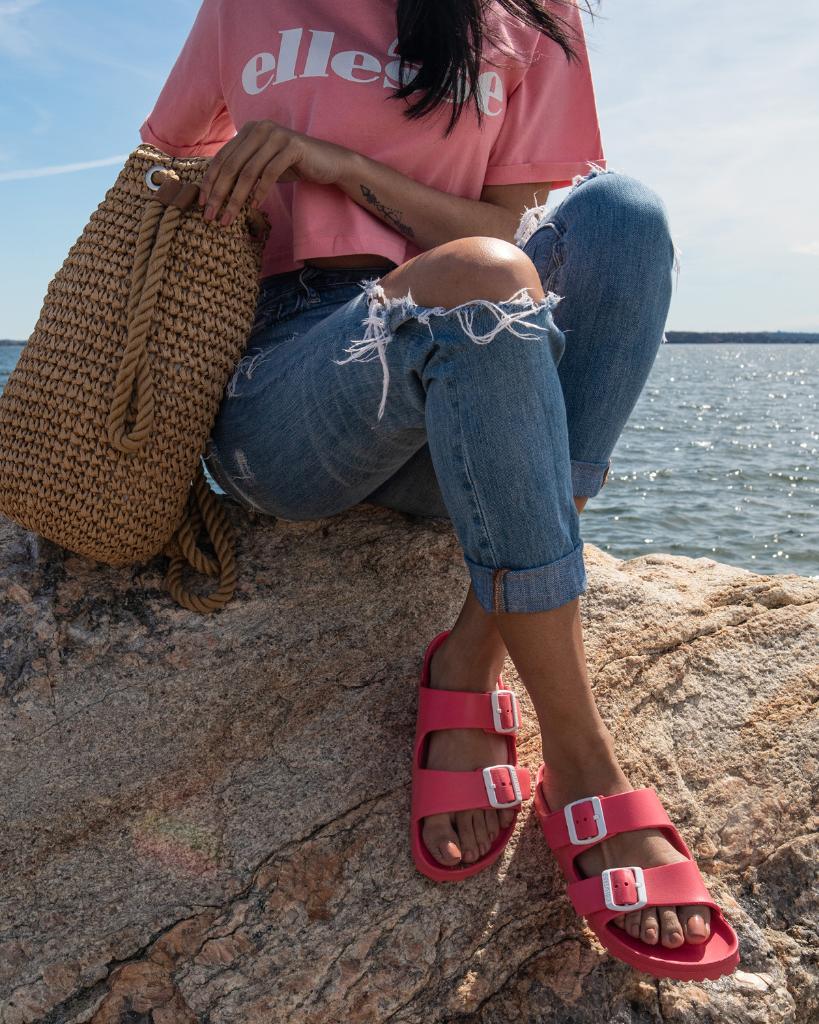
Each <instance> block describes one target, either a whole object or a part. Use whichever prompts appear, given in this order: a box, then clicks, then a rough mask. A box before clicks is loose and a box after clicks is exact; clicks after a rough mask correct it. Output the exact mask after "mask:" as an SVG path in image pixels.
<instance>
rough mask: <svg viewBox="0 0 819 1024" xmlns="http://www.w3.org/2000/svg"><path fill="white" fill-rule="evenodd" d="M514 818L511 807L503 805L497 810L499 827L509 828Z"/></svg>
mask: <svg viewBox="0 0 819 1024" xmlns="http://www.w3.org/2000/svg"><path fill="white" fill-rule="evenodd" d="M514 820H515V812H514V810H513V809H512V808H511V807H504V808H502V809H501V810H500V811H498V821H499V822H500V827H501V828H509V826H510V825H511V824H512V822H513V821H514Z"/></svg>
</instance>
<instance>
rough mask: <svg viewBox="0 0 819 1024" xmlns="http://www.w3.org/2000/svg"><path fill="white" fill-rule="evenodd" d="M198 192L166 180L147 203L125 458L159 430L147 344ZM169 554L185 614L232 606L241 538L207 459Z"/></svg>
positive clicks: (123, 383) (123, 409)
mask: <svg viewBox="0 0 819 1024" xmlns="http://www.w3.org/2000/svg"><path fill="white" fill-rule="evenodd" d="M198 193H199V186H198V185H196V184H195V183H193V182H187V183H185V184H183V183H182V182H181V181H179V179H177V178H175V177H173V176H171V175H166V176H165V178H164V180H163V182H162V185H161V186H160V188H159V190H158V191H157V192H155V193H154V194H153V195H152V196H151V198H150V200H149V201H148V202H147V203H146V204H145V210H144V212H143V216H142V220H141V222H140V227H139V234H138V236H137V242H136V250H135V255H134V265H133V269H132V273H131V289H130V294H129V300H128V337H127V340H126V344H125V348H124V350H123V353H122V361H121V363H120V366H119V370H118V372H117V378H116V382H115V385H114V397H113V399H112V402H111V409H110V412H109V414H108V423H107V428H108V440H109V442H110V443H111V445H112V446H113V447H114V448H116V449H117V450H118V451H122V452H138V451H141V450H142V448H144V446H145V445H146V444H147V442H148V440H149V438H150V437H151V433H152V431H153V425H154V408H155V403H154V382H153V377H152V375H151V368H150V365H149V362H148V353H147V343H148V338H149V336H150V333H151V329H152V326H153V322H154V314H155V310H156V303H157V297H158V295H159V291H160V287H161V284H162V281H163V277H164V274H165V266H166V264H167V261H168V255H169V253H170V251H171V246H172V243H173V239H174V235H175V233H176V230H177V228H178V226H179V223H180V220H181V218H182V216H183V213H184V212H185V211H186V210H187V209H189V208H190V207H191V206H192V205H193V203H194V202H195V201H196V198H197V196H198ZM132 408H133V426H132V427H131V428H130V430H129V429H127V428H126V420H127V419H128V414H129V411H130V410H131V409H132ZM203 527H204V530H205V534H206V537H207V539H208V540H209V541H210V543H211V545H212V546H213V549H214V553H215V557H211V556H210V555H209V554H207V553H206V552H205V551H203V550H202V549H201V547H200V546H199V542H198V539H197V538H198V537H199V534H200V532H201V530H202V528H203ZM162 553H163V554H166V555H169V556H170V559H171V561H170V565H169V567H168V571H167V574H166V576H165V586H166V588H167V589H168V590H169V591H170V593H171V596H172V597H173V598H174V600H176V601H177V602H178V603H179V604H180V605H182V607H183V608H187V609H188V610H189V611H195V612H202V613H205V612H212V611H216V610H217V609H219V608H222V607H224V605H226V604H227V603H228V601H230V599H231V597H232V596H233V593H234V591H235V589H236V581H237V572H236V554H235V541H234V536H233V531H232V529H231V526H230V522H229V520H228V518H227V515H226V514H225V510H224V508H223V507H222V505H221V503H220V501H219V499H218V498H217V496H216V495H215V494H214V493H213V491H212V490H211V489H210V487H209V486H208V482H207V480H206V479H205V475H204V472H203V470H202V463H201V460H200V462H199V464H198V466H197V469H196V474H195V476H194V480H193V483H192V486H191V488H190V490H189V493H188V501H187V504H186V506H185V511H184V513H183V516H182V519H181V521H180V523H179V525H178V526H177V529H176V532H175V533H174V535H173V536H172V537H171V539H170V540H169V541H168V543H167V544H166V545H165V547H164V548H163V552H162ZM187 565H189V566H191V567H192V568H193V569H194V570H196V571H197V572H199V573H202V574H204V575H206V576H211V577H213V576H218V577H219V584H218V586H217V588H216V589H215V590H213V591H212V592H211V593H210V594H208V595H199V594H196V593H194V592H193V591H191V590H188V589H187V588H186V587H185V585H184V584H183V583H182V572H183V569H184V568H185V567H186V566H187Z"/></svg>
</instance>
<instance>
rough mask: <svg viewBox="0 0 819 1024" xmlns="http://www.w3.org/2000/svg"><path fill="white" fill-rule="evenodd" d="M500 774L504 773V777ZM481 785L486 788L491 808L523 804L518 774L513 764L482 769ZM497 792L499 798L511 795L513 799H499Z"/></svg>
mask: <svg viewBox="0 0 819 1024" xmlns="http://www.w3.org/2000/svg"><path fill="white" fill-rule="evenodd" d="M502 773H505V776H506V777H503V774H502ZM483 784H484V786H486V795H487V797H489V803H490V805H491V806H492V807H500V808H503V807H518V806H519V805H520V804H522V803H523V796H522V793H521V788H520V780H519V779H518V772H517V769H516V768H515V766H514V765H513V764H493V765H489V767H488V768H484V770H483ZM499 790H500V791H501V793H500V795H501V796H507V797H508V796H509V795H510V794H511V795H513V796H514V799H512V800H501V799H499V797H498V791H499ZM504 791H505V792H504Z"/></svg>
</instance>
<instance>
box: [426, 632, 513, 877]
mask: <svg viewBox="0 0 819 1024" xmlns="http://www.w3.org/2000/svg"><path fill="white" fill-rule="evenodd" d="M450 632H451V630H445V631H444V632H443V633H439V634H438V636H436V637H435V638H434V639H433V640H432V641H430V644H429V646H428V647H427V649H426V652H425V654H424V666H423V669H422V670H421V681H420V685H419V687H418V719H417V724H416V730H415V749H414V752H413V760H412V818H411V825H410V829H411V841H412V858H413V860H414V861H415V866H416V867H417V868H418V870H419V871H420V872H421V873H422V874H424V875H426V876H427V878H431V879H433V881H436V882H459V881H461V879H464V878H469V876H470V875H474V874H477V872H478V871H483V869H484V868H488V867H489V866H490V864H493V863H494V862H495V861H496V860H497V859H498V857H499V856H500V854H501V852H502V851H503V848H504V847H505V846H506V844H507V842H508V841H509V837H510V836H511V835H512V833H513V832H514V830H515V821H513V822H512V823H511V824H510V825H508V826H507V827H506V828H502V829H501V830H500V832H499V833H498V835H497V836H496V837H495V839H494V841H493V843H492V845H491V847H490V848H489V850H488V852H487V853H486V854H484V856H482V857H479V858H478V860H476V861H473V863H471V864H466V865H456V866H455V867H451V868H448V867H445V866H444V865H443V864H440V863H438V861H437V860H435V858H434V857H433V856H432V854H431V853H430V852H429V850H427V848H426V846H425V845H424V840H423V837H422V835H421V826H422V819H423V818H427V817H429V816H430V815H431V814H451V813H454V812H456V811H467V810H469V809H470V808H473V807H476V808H477V807H485V808H488V807H495V808H504V807H510V808H511V807H514V808H515V817H517V814H518V811H519V809H520V806H521V804H522V802H523V801H524V800H528V799H529V796H530V795H531V778H530V775H529V771H528V769H526V768H520V767H518V755H517V745H516V743H515V735H516V733H517V732H518V729H519V728H520V706H519V704H518V699H517V697H516V696H515V694H514V692H513V691H512V690H507V689H505V688H504V686H503V679H502V677H501V676H500V675H499V676H498V685H497V688H496V689H495V690H494V691H492V692H490V693H471V692H467V691H464V690H433V689H432V688H431V687H430V685H429V666H430V662H431V661H432V655H433V654H434V653H435V651H436V650H437V649H438V647H440V645H441V644H442V643H443V642H444V640H445V639H446V638H447V636H449V633H450ZM438 729H483V730H484V731H485V732H490V733H492V732H494V733H500V734H502V735H504V736H506V745H507V750H508V755H507V762H508V763H507V764H496V765H490V766H489V767H487V768H478V769H476V770H475V771H467V772H448V771H436V770H434V769H431V768H423V767H422V764H423V761H424V758H425V756H426V738H427V736H428V734H429V733H431V732H435V731H437V730H438Z"/></svg>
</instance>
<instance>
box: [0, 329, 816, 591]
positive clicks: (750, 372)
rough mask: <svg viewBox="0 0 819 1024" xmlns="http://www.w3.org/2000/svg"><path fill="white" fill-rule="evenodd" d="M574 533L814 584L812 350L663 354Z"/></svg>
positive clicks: (9, 362)
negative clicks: (579, 528) (809, 580)
mask: <svg viewBox="0 0 819 1024" xmlns="http://www.w3.org/2000/svg"><path fill="white" fill-rule="evenodd" d="M18 354H19V349H18V348H14V347H3V346H0V388H2V385H3V384H4V383H5V381H6V379H7V376H8V373H9V372H10V371H11V369H12V367H13V365H14V363H15V361H16V359H17V356H18ZM581 525H582V532H583V538H584V540H586V541H587V542H589V543H592V544H596V545H597V546H598V547H600V548H602V549H603V550H605V551H608V552H610V553H611V554H613V555H615V556H616V557H618V558H632V557H634V556H635V555H642V554H645V553H646V552H651V551H658V552H665V553H670V554H681V555H689V556H691V557H694V558H697V557H700V556H706V557H708V558H714V559H716V560H717V561H720V562H728V563H729V564H731V565H737V566H741V567H743V568H746V569H753V570H755V571H757V572H764V573H788V572H795V573H800V574H802V575H811V576H816V575H817V574H819V345H808V344H805V345H803V344H771V345H724V344H723V345H663V346H661V348H660V351H659V353H658V355H657V360H656V362H655V364H654V367H653V369H652V372H651V375H650V377H649V379H648V382H647V383H646V386H645V388H644V389H643V392H642V394H641V396H640V399H639V401H638V403H637V406H636V408H635V409H634V412H633V413H632V416H631V419H630V420H629V422H628V424H627V425H626V428H625V430H624V431H623V433H622V435H621V437H620V439H619V441H618V443H617V446H616V447H615V449H614V452H613V454H612V468H611V473H610V474H609V478H608V481H607V483H606V486H605V487H604V488H603V490H602V491H601V492H600V494H599V495H597V497H595V498H592V499H590V500H589V502H588V504H587V505H586V508H585V510H584V512H583V514H582V516H581Z"/></svg>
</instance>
